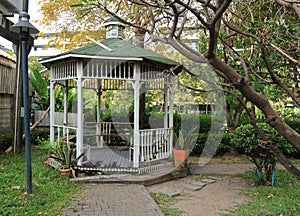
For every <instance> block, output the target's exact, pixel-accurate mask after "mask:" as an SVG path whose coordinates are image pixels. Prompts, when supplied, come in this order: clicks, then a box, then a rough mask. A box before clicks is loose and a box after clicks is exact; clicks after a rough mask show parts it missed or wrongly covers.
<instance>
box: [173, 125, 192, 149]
mask: <svg viewBox="0 0 300 216" xmlns="http://www.w3.org/2000/svg"><path fill="white" fill-rule="evenodd" d="M174 135H175V136H174V138H175V139H174V142H175V148H176V149H179V150H192V148H193V147H194V145H195V144H196V141H197V137H198V132H197V126H196V127H194V128H192V129H191V130H179V131H178V134H176V133H175V134H174Z"/></svg>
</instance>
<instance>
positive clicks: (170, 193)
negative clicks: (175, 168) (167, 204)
mask: <svg viewBox="0 0 300 216" xmlns="http://www.w3.org/2000/svg"><path fill="white" fill-rule="evenodd" d="M162 193H164V194H166V195H168V196H169V197H176V196H180V193H179V192H177V191H172V190H166V191H163V192H162Z"/></svg>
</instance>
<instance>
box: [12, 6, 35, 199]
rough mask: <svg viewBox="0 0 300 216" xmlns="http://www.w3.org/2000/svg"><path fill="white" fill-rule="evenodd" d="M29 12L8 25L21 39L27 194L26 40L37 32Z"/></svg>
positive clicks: (28, 186)
mask: <svg viewBox="0 0 300 216" xmlns="http://www.w3.org/2000/svg"><path fill="white" fill-rule="evenodd" d="M29 18H30V17H29V14H28V13H26V12H21V13H20V14H19V21H18V22H17V23H16V24H14V25H13V26H11V27H10V30H11V31H12V32H16V33H19V36H20V40H21V50H22V53H21V58H22V61H21V63H22V77H23V104H24V131H25V158H26V189H27V194H31V193H32V171H31V146H30V138H29V136H30V119H29V92H28V53H29V52H28V50H27V44H28V43H27V42H28V40H29V34H37V33H39V30H37V29H36V28H35V27H34V26H33V25H32V24H31V23H30V22H29Z"/></svg>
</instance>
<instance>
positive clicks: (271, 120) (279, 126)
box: [209, 56, 300, 151]
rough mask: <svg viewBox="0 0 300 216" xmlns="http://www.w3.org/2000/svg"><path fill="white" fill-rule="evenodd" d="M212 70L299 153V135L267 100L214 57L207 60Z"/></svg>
mask: <svg viewBox="0 0 300 216" xmlns="http://www.w3.org/2000/svg"><path fill="white" fill-rule="evenodd" d="M209 62H210V63H211V64H212V65H214V68H216V69H217V70H219V71H221V72H222V73H224V74H225V75H226V76H227V77H228V78H229V79H230V80H229V81H230V82H231V83H233V85H234V86H235V87H236V88H237V89H238V90H239V91H240V92H241V93H242V94H243V95H244V96H245V97H246V98H247V99H248V100H249V101H251V102H252V103H253V104H254V105H255V106H257V107H258V108H259V109H260V110H261V111H262V112H263V113H264V115H265V118H266V122H267V123H268V124H269V125H270V126H271V127H273V128H274V129H275V130H276V131H278V132H279V133H280V134H281V135H282V136H284V137H285V138H286V139H287V140H288V141H289V142H290V143H291V144H293V145H294V146H295V147H296V148H297V149H298V150H299V151H300V134H298V133H297V132H296V131H295V130H293V129H292V128H291V127H290V126H289V125H287V124H286V123H284V122H283V121H282V119H281V117H280V116H278V115H277V114H276V112H275V111H274V110H273V108H272V107H271V104H270V103H269V100H268V99H267V98H266V97H265V96H264V95H262V94H259V93H258V92H257V91H255V89H253V88H252V87H251V86H250V85H249V83H248V82H246V81H245V80H244V78H243V77H242V76H241V75H239V74H238V73H237V72H236V71H235V70H233V69H232V68H231V67H230V66H228V65H227V64H225V63H223V62H222V61H221V60H219V59H218V58H217V57H216V56H214V57H212V58H210V59H209Z"/></svg>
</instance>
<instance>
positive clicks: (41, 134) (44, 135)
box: [30, 128, 50, 145]
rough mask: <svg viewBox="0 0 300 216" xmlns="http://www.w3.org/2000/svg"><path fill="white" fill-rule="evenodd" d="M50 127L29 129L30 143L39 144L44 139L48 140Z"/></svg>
mask: <svg viewBox="0 0 300 216" xmlns="http://www.w3.org/2000/svg"><path fill="white" fill-rule="evenodd" d="M49 138H50V129H49V128H35V129H34V130H32V131H30V142H31V144H32V145H39V144H41V142H42V141H44V140H49Z"/></svg>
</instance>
